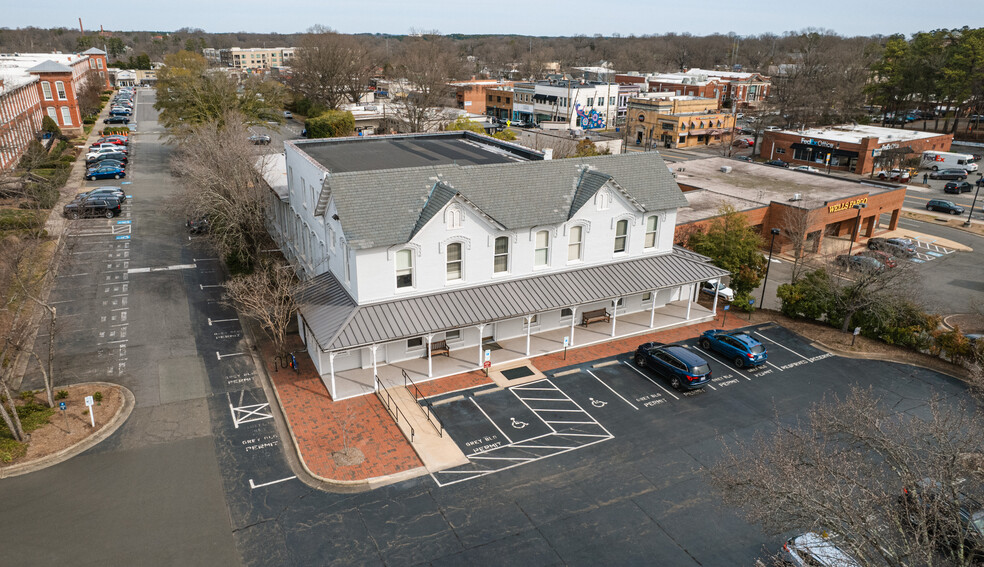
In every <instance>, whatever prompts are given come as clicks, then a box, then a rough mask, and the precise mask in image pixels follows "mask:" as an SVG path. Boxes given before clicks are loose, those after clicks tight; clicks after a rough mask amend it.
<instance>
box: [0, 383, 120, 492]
mask: <svg viewBox="0 0 984 567" xmlns="http://www.w3.org/2000/svg"><path fill="white" fill-rule="evenodd" d="M82 384H90V385H97V386H100V387H105V388H117V389H119V390H120V393H121V394H122V395H123V403H122V404H120V407H119V409H118V410H116V414H115V415H114V416H113V417H112V418H110V420H109V421H108V422H107V423H106V425H104V426H102V428H100V429H99V430H98V431H96V432H95V433H94V434H93V435H90V436H88V437H86V438H85V439H83V440H81V441H79V442H78V443H76V444H75V445H72V446H70V447H65V448H64V449H62V450H61V451H58V452H57V453H52V454H50V455H46V456H44V457H41V458H40V459H37V460H34V461H30V462H27V463H20V464H17V465H13V466H10V467H0V479H3V478H9V477H14V476H20V475H24V474H30V473H33V472H37V471H39V470H42V469H46V468H48V467H52V466H55V465H57V464H59V463H63V462H65V461H67V460H69V459H71V458H72V457H74V456H76V455H78V454H80V453H83V452H85V451H87V450H89V449H91V448H92V447H95V446H96V445H98V444H99V443H101V442H102V441H104V440H106V439H107V438H108V437H109V436H110V435H112V434H113V433H116V430H117V429H119V428H120V426H121V425H123V423H124V422H125V421H126V420H127V418H128V417H130V413H131V412H133V408H134V407H135V406H136V398H134V396H133V392H131V391H130V390H129V389H127V388H126V387H124V386H120V385H119V384H110V383H109V382H83V383H82ZM73 385H81V384H73Z"/></svg>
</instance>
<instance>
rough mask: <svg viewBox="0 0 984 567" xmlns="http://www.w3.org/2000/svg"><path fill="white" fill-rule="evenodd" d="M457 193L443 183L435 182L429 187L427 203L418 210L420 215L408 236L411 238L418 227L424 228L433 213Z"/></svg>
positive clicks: (418, 229) (417, 230) (432, 216)
mask: <svg viewBox="0 0 984 567" xmlns="http://www.w3.org/2000/svg"><path fill="white" fill-rule="evenodd" d="M457 194H458V192H457V191H455V190H454V189H452V188H450V187H448V186H447V185H445V184H444V183H441V182H438V183H435V184H434V188H433V189H431V193H430V197H428V198H427V204H426V205H424V208H423V210H422V211H420V217H418V218H417V224H416V225H414V227H413V231H412V232H411V233H410V237H411V238H413V235H414V234H417V233H418V232H419V231H420V229H422V228H424V225H426V224H427V223H428V222H429V221H430V220H431V219H432V218H434V215H436V214H437V213H438V212H439V211H440V210H441V209H443V208H444V205H447V204H448V203H449V202H450V201H451V199H454V196H455V195H457Z"/></svg>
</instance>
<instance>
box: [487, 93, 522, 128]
mask: <svg viewBox="0 0 984 567" xmlns="http://www.w3.org/2000/svg"><path fill="white" fill-rule="evenodd" d="M515 98H516V93H515V92H513V88H512V87H496V88H492V89H488V90H487V91H485V99H486V100H485V114H487V115H488V116H494V117H496V118H499V119H501V120H512V117H513V100H514V99H515Z"/></svg>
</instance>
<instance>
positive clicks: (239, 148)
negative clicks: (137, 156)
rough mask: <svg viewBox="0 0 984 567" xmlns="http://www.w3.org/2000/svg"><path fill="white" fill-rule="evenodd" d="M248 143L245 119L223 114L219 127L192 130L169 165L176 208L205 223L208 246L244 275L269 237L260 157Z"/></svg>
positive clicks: (198, 127) (255, 147) (236, 115)
mask: <svg viewBox="0 0 984 567" xmlns="http://www.w3.org/2000/svg"><path fill="white" fill-rule="evenodd" d="M248 138H249V131H248V130H247V129H246V127H245V126H244V125H243V116H242V115H240V114H238V113H236V112H232V111H227V112H226V113H225V115H224V116H223V120H222V123H221V124H219V123H215V122H208V123H203V124H199V125H196V126H194V127H192V128H191V129H190V130H189V131H188V133H187V135H186V136H185V137H184V138H182V139H181V140H180V141H179V142H178V148H177V150H176V151H175V152H174V154H173V157H172V162H171V163H172V164H173V166H174V167H173V168H172V170H173V172H174V174H175V176H177V177H178V178H179V180H180V182H181V184H182V190H181V191H180V193H179V195H178V197H177V199H176V201H175V202H176V203H177V205H178V207H179V208H180V209H181V210H182V211H183V212H184V213H185V215H186V216H187V217H188V218H192V219H200V218H203V217H204V218H206V219H208V223H209V227H210V228H209V232H208V240H209V242H210V243H211V244H212V245H213V246H214V247H215V248H216V250H218V252H219V253H220V254H222V255H224V256H225V257H226V259H227V261H230V262H233V263H238V264H239V267H240V268H241V269H243V270H245V271H249V270H250V268H251V267H252V264H253V262H254V261H255V260H256V258H257V255H258V252H259V250H260V248H261V244H262V243H263V242H266V240H267V239H268V238H269V237H268V235H267V232H266V228H265V224H264V222H265V221H264V218H265V211H266V206H267V200H266V194H265V193H264V191H263V183H262V179H261V175H260V173H259V169H258V161H259V160H260V159H261V156H260V153H259V151H258V150H257V146H254V145H252V144H250V143H249V141H248Z"/></svg>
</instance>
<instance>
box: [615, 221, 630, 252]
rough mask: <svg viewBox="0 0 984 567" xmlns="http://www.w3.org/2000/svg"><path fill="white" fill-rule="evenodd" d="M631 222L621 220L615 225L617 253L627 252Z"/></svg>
mask: <svg viewBox="0 0 984 567" xmlns="http://www.w3.org/2000/svg"><path fill="white" fill-rule="evenodd" d="M628 234H629V221H627V220H620V221H618V222H617V223H615V253H619V252H625V242H626V241H627V240H628Z"/></svg>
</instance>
